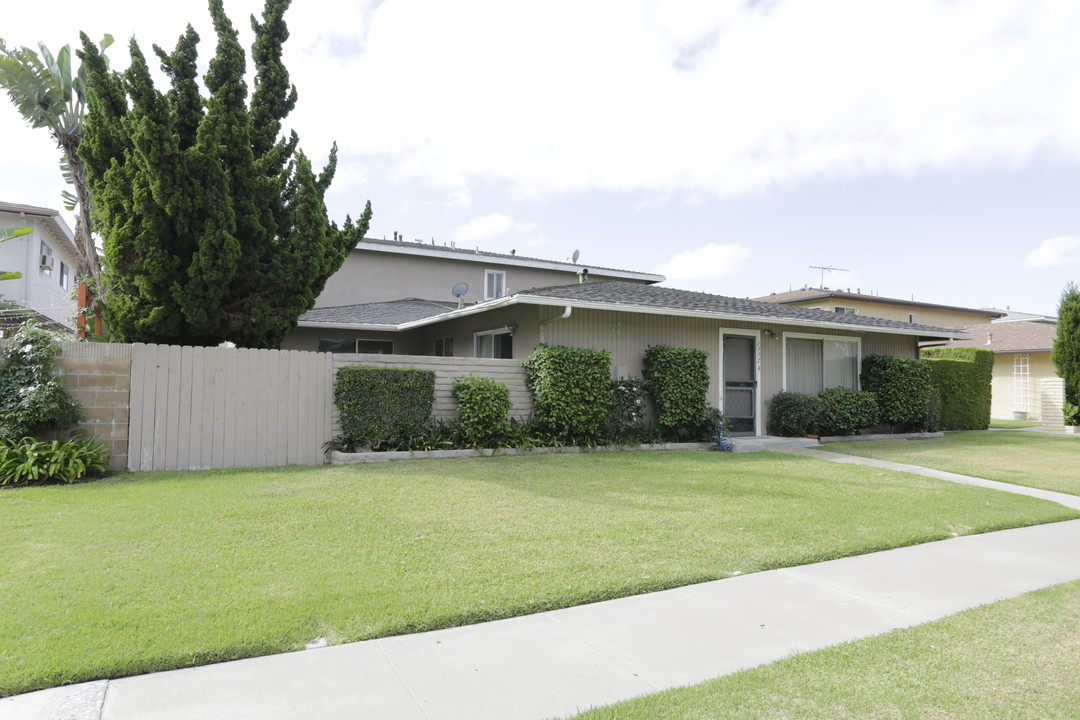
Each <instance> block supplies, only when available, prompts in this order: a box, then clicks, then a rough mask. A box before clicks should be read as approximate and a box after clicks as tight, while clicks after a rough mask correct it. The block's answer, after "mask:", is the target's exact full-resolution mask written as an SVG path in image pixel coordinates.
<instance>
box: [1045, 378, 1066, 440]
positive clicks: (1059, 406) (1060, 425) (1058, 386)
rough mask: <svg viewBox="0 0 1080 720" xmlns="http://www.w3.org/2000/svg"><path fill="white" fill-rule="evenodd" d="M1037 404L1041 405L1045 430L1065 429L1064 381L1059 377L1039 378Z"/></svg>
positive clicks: (1061, 430)
mask: <svg viewBox="0 0 1080 720" xmlns="http://www.w3.org/2000/svg"><path fill="white" fill-rule="evenodd" d="M1039 404H1040V405H1041V406H1042V407H1041V410H1042V426H1043V427H1044V428H1046V429H1047V430H1056V431H1058V432H1064V430H1065V413H1064V410H1063V408H1064V407H1065V381H1064V380H1062V379H1061V378H1058V377H1055V378H1040V379H1039Z"/></svg>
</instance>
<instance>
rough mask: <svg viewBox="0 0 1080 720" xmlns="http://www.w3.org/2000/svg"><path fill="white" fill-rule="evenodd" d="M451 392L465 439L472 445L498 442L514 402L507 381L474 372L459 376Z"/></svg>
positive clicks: (504, 431)
mask: <svg viewBox="0 0 1080 720" xmlns="http://www.w3.org/2000/svg"><path fill="white" fill-rule="evenodd" d="M450 392H451V395H453V396H454V399H455V400H457V401H458V415H460V416H461V433H462V435H463V436H464V438H465V441H466V442H467V443H469V444H470V445H472V446H474V447H491V446H493V445H496V444H498V442H499V440H500V439H501V438H502V436H503V435H505V433H506V429H507V424H508V419H507V414H508V413H509V412H510V408H511V407H512V405H513V403H512V402H511V401H510V388H508V387H507V386H506V383H501V382H498V381H496V380H492V379H491V378H483V377H478V376H476V375H472V376H470V377H459V378H457V379H456V380H454V385H453V388H452V389H451V391H450Z"/></svg>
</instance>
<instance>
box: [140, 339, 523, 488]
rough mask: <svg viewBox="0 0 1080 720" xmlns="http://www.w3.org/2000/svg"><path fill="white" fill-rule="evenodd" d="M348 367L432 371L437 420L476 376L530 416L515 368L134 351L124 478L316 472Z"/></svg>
mask: <svg viewBox="0 0 1080 720" xmlns="http://www.w3.org/2000/svg"><path fill="white" fill-rule="evenodd" d="M348 365H382V366H392V367H415V368H418V369H425V370H434V371H435V373H436V381H435V406H434V409H433V414H434V415H435V416H436V417H448V416H452V415H454V414H455V412H456V407H457V404H456V402H455V401H454V400H453V398H452V397H451V396H450V388H451V386H452V384H453V380H454V378H456V377H460V376H462V375H474V374H475V375H483V376H485V377H491V378H494V379H496V380H499V381H500V382H505V383H506V384H507V385H508V386H509V387H510V396H511V400H512V401H513V403H514V406H513V408H512V410H511V415H513V416H515V417H525V416H527V415H528V414H529V413H530V412H531V411H532V398H531V396H530V395H529V392H528V390H526V388H525V375H524V370H523V369H522V368H521V364H520V362H517V361H513V360H489V359H480V358H440V357H424V356H415V355H339V354H331V353H317V352H302V351H299V350H242V349H237V348H196V347H181V346H176V345H146V344H142V343H135V344H134V345H132V346H131V390H130V401H129V408H130V422H129V424H128V443H127V452H128V455H127V469H128V470H198V469H209V468H230V467H267V466H274V465H319V464H322V463H323V462H324V460H325V456H324V454H323V444H324V443H325V442H326V441H327V440H329V439H330V438H331V437H332V436H334V435H335V434H337V433H338V432H340V426H339V425H338V421H337V408H336V407H334V403H333V383H334V376H335V374H336V372H337V370H338V369H339V368H342V367H345V366H348Z"/></svg>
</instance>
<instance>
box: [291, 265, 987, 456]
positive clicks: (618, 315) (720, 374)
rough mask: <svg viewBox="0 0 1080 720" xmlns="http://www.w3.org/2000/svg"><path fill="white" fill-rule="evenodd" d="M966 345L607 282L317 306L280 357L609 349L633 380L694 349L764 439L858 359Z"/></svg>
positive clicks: (727, 402)
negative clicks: (791, 404)
mask: <svg viewBox="0 0 1080 720" xmlns="http://www.w3.org/2000/svg"><path fill="white" fill-rule="evenodd" d="M966 337H968V336H967V335H965V334H964V333H962V332H959V331H956V330H949V329H946V328H941V327H933V326H927V325H921V324H916V323H911V322H900V321H896V320H887V319H882V318H876V317H869V316H862V315H851V314H846V313H835V312H826V311H822V310H811V309H806V308H802V307H795V306H788V305H782V304H776V303H766V302H758V301H754V300H746V299H738V298H731V297H725V296H721V295H711V294H707V293H699V292H690V291H687V290H676V289H672V288H665V287H659V286H657V285H653V284H647V283H643V282H640V281H639V282H631V281H627V280H607V281H602V282H576V283H572V284H562V285H553V286H546V287H536V288H531V289H522V290H518V291H516V292H513V293H512V294H508V295H506V296H504V297H496V298H492V299H488V300H482V301H479V302H474V303H472V304H465V305H463V306H459V305H458V304H457V303H453V302H451V301H447V300H442V301H430V300H423V299H415V298H414V299H403V300H391V301H382V302H371V303H358V304H354V305H347V306H337V307H321V308H320V307H317V308H315V309H314V310H311V311H310V312H308V313H306V314H304V315H303V316H301V318H300V321H299V327H298V328H297V330H296V331H295V332H294V333H293V334H292V335H290V337H289V338H287V339H286V342H285V344H283V346H282V347H283V348H285V349H315V348H314V347H311V345H312V341H313V338H318V344H319V346H320V347H322V348H323V349H334V348H335V347H337V348H340V351H343V352H355V351H363V352H380V351H381V352H392V353H395V354H410V355H447V356H457V357H491V358H510V359H514V360H524V359H525V358H527V357H528V356H529V355H530V354H531V353H532V351H533V349H534V348H535V347H536V346H537V345H538V344H540V343H545V344H548V345H563V346H569V347H590V348H597V349H601V350H607V351H608V352H610V353H611V357H612V365H613V367H612V373H613V375H614V376H615V377H637V376H640V375H641V374H642V363H643V359H644V355H645V350H646V348H648V346H650V345H675V346H680V347H692V348H698V349H700V350H703V351H705V352H706V354H707V355H708V362H709V372H710V376H711V378H712V383H711V387H710V390H709V393H710V394H709V398H710V402H711V403H713V404H715V405H716V406H717V407H719V408H720V409H721V410H723V411H724V412H725V414H726V415H727V416H728V417H729V418H730V419H731V420H732V421H733V423H734V431H735V432H736V433H740V434H748V435H762V434H764V430H765V412H766V409H767V405H768V403H769V400H770V399H771V398H772V396H773V395H775V394H776V393H777V392H780V391H781V390H791V391H796V392H803V393H811V394H817V393H819V392H821V391H822V390H825V389H827V388H832V387H850V388H858V386H859V373H860V371H861V363H862V359H863V358H865V357H866V356H868V355H875V354H884V355H896V356H900V357H909V358H915V357H918V353H919V343H920V342H923V341H932V340H936V341H939V342H946V341H950V340H953V339H957V338H966Z"/></svg>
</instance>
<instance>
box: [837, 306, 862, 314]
mask: <svg viewBox="0 0 1080 720" xmlns="http://www.w3.org/2000/svg"><path fill="white" fill-rule="evenodd" d="M833 312H834V313H836V314H837V315H861V314H862V311H861V310H859V308H857V307H852V306H851V305H834V306H833Z"/></svg>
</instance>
